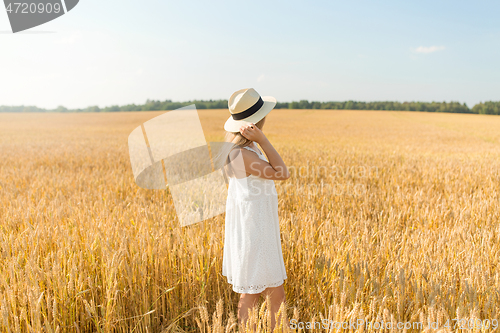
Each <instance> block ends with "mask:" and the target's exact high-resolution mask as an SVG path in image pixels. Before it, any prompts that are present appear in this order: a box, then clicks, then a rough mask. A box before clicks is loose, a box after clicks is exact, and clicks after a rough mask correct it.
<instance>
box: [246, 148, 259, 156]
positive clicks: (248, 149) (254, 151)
mask: <svg viewBox="0 0 500 333" xmlns="http://www.w3.org/2000/svg"><path fill="white" fill-rule="evenodd" d="M243 148H246V149H248V150H251V151H253V152H254V153H256V154H257V155H260V153H259V152H257V151H255V149H253V148H250V147H248V146H245V147H243Z"/></svg>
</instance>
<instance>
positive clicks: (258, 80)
mask: <svg viewBox="0 0 500 333" xmlns="http://www.w3.org/2000/svg"><path fill="white" fill-rule="evenodd" d="M262 80H264V74H261V75H260V76H259V77H258V78H257V82H260V81H262Z"/></svg>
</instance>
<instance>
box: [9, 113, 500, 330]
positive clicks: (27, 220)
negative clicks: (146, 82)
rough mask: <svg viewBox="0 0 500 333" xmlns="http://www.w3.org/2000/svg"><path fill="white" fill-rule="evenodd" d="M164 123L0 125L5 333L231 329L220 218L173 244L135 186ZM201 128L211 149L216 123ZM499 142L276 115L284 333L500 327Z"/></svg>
mask: <svg viewBox="0 0 500 333" xmlns="http://www.w3.org/2000/svg"><path fill="white" fill-rule="evenodd" d="M163 112H164V111H158V112H117V113H102V114H99V113H81V114H63V113H50V114H40V113H30V114H9V113H4V114H0V153H1V160H0V236H1V242H0V257H1V260H0V327H1V332H235V331H236V330H237V329H238V328H237V325H236V310H237V309H236V306H237V302H238V297H239V295H238V294H236V293H234V292H233V291H232V290H231V286H230V285H229V284H228V283H227V281H226V280H225V277H223V276H222V275H221V272H222V252H223V245H224V215H219V216H217V217H215V218H211V219H209V220H206V221H204V222H201V223H197V224H195V225H192V226H188V227H184V228H181V227H180V226H179V224H178V221H177V218H176V214H175V210H174V208H173V203H172V198H171V195H170V193H169V191H168V190H164V191H161V190H146V189H142V188H139V187H138V186H137V185H136V184H135V182H134V178H133V175H132V170H131V166H130V160H129V156H128V146H127V138H128V135H129V133H130V132H131V131H132V130H133V129H134V128H136V127H137V126H139V125H140V124H142V123H143V122H144V121H146V120H149V119H151V118H153V117H155V116H157V115H160V114H162V113H163ZM199 114H200V119H201V122H202V125H203V128H204V131H205V135H206V139H207V141H221V140H222V138H223V135H224V133H223V131H222V125H223V123H224V121H225V119H227V117H228V115H229V113H228V110H201V111H199ZM499 129H500V117H498V116H492V115H472V114H443V113H422V112H395V111H350V110H330V111H325V110H279V109H277V110H273V111H272V112H271V113H270V114H269V115H268V118H267V121H266V124H265V126H264V133H265V134H266V135H267V136H268V138H269V140H270V141H271V143H273V144H274V146H275V147H276V149H277V150H278V152H280V153H281V155H282V157H283V159H284V161H285V163H287V165H288V166H289V169H290V172H291V174H292V176H291V178H289V179H288V180H286V181H284V182H278V181H277V182H276V187H277V190H278V196H279V215H280V228H281V238H282V248H283V255H284V260H285V267H286V269H287V275H288V279H287V280H286V281H285V284H284V287H285V292H286V296H287V303H286V306H287V308H286V314H287V319H286V322H285V324H286V326H289V323H290V321H291V320H295V321H294V322H295V323H297V324H296V325H295V327H296V329H295V328H293V327H292V331H297V332H298V331H299V329H298V326H299V323H302V324H303V325H304V328H306V327H305V325H306V324H307V322H309V323H314V322H321V321H322V320H323V323H325V322H328V323H333V322H335V323H343V322H348V321H357V320H364V321H366V322H368V321H370V322H372V323H375V322H382V321H383V322H384V323H386V324H387V323H388V322H391V323H392V324H394V325H396V324H397V323H406V322H410V323H415V322H422V323H423V330H424V331H425V330H427V324H428V323H434V322H438V323H439V325H440V327H439V328H440V329H443V332H445V331H450V330H456V329H458V328H460V327H462V328H464V327H465V328H466V329H465V331H473V327H472V326H475V327H476V331H478V332H479V331H480V330H482V331H485V332H489V331H492V330H493V328H494V324H495V320H496V325H497V326H498V320H499V319H500V265H499V264H500V222H499V220H500V174H499V172H500V171H499V170H500V131H499ZM261 304H262V306H261V305H259V308H260V309H261V310H262V311H260V312H258V313H257V312H256V313H255V316H252V318H251V320H252V321H253V322H256V323H257V324H258V327H259V331H260V332H264V331H266V325H267V323H268V317H267V313H266V311H265V303H261ZM447 320H449V322H448V326H449V327H444V325H445V324H446V322H447ZM480 325H481V327H482V328H481V327H480ZM487 325H489V327H487ZM292 326H293V325H292ZM363 327H364V326H363ZM328 328H332V327H331V326H329V327H328ZM328 328H325V327H324V325H323V327H322V328H320V327H319V325H316V329H314V330H308V329H304V330H303V331H304V332H313V331H314V332H323V331H324V332H329V331H332V332H333V331H335V329H334V328H333V329H332V330H329V329H328ZM341 329H342V328H341ZM360 329H361V328H360ZM282 330H283V331H284V330H285V327H281V328H279V327H278V328H277V330H276V331H282ZM365 331H377V332H382V331H384V330H382V329H375V327H372V328H368V329H366V328H365ZM385 331H387V332H389V331H390V330H388V329H387V330H385ZM394 331H403V330H402V329H395V330H394ZM407 331H408V332H410V331H421V330H420V329H419V328H418V327H417V328H415V327H413V328H411V329H408V330H407ZM462 331H463V330H462Z"/></svg>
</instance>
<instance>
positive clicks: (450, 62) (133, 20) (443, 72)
mask: <svg viewBox="0 0 500 333" xmlns="http://www.w3.org/2000/svg"><path fill="white" fill-rule="evenodd" d="M499 12H500V2H498V1H478V2H476V1H474V2H473V1H436V0H434V1H401V0H400V1H355V0H354V1H307V2H306V1H294V0H287V1H251V2H250V1H218V0H213V1H188V0H187V1H175V2H174V1H165V0H141V1H117V0H106V1H102V0H101V1H97V0H81V1H80V3H79V4H78V5H77V6H76V7H75V8H74V9H73V10H72V11H70V12H69V13H67V14H66V15H63V16H62V17H60V18H58V19H56V20H54V21H51V22H48V23H46V24H44V25H41V26H38V27H35V28H33V29H30V30H28V31H26V32H21V33H17V34H12V33H9V31H10V24H9V21H8V17H7V13H6V12H5V11H4V10H1V11H0V50H1V52H0V78H1V80H0V105H22V104H24V105H36V106H39V107H46V108H55V107H57V106H58V105H63V106H66V107H68V108H84V107H87V106H89V105H98V106H100V107H104V106H109V105H113V104H119V105H123V104H128V103H136V104H142V103H144V102H145V101H146V99H148V98H149V99H155V100H165V99H172V100H174V101H187V100H192V99H227V98H229V96H230V95H231V94H232V93H233V92H234V91H236V90H239V89H242V88H249V87H253V88H255V89H256V90H257V91H258V92H259V93H260V94H261V95H262V96H268V95H271V96H274V97H275V98H276V99H277V100H278V101H279V102H287V101H293V100H296V101H298V100H300V99H307V100H309V101H312V100H314V101H344V100H349V99H353V100H358V101H381V100H393V101H417V100H418V101H459V102H461V103H463V102H466V103H467V105H468V106H469V107H472V106H473V105H474V104H475V103H478V102H480V101H486V100H496V101H498V100H500V66H499V63H500V61H499V60H500V21H499V20H498V13H499Z"/></svg>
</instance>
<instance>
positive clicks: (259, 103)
mask: <svg viewBox="0 0 500 333" xmlns="http://www.w3.org/2000/svg"><path fill="white" fill-rule="evenodd" d="M262 105H264V101H263V100H262V97H260V96H259V100H258V101H257V102H256V103H255V104H254V105H252V106H251V107H249V108H248V109H246V110H245V111H242V112H239V113H231V116H232V117H233V119H234V120H241V119H244V118H248V117H250V116H251V115H253V114H254V113H255V112H257V111H259V109H260V108H261V107H262Z"/></svg>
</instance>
